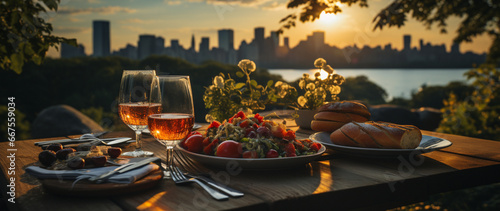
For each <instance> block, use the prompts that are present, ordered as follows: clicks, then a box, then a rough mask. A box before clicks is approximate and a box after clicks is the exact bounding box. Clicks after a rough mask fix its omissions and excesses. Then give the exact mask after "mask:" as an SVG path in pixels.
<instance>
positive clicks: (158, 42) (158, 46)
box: [154, 37, 165, 55]
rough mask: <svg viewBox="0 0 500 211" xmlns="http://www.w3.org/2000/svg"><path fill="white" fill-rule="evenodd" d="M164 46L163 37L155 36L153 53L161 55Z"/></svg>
mask: <svg viewBox="0 0 500 211" xmlns="http://www.w3.org/2000/svg"><path fill="white" fill-rule="evenodd" d="M164 48H165V39H163V37H156V38H155V50H154V53H155V54H157V55H161V54H163V49H164Z"/></svg>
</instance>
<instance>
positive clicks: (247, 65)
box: [238, 59, 256, 73]
mask: <svg viewBox="0 0 500 211" xmlns="http://www.w3.org/2000/svg"><path fill="white" fill-rule="evenodd" d="M238 67H240V68H241V69H242V70H243V71H248V72H249V73H251V72H253V71H255V68H256V66H255V63H254V62H253V61H251V60H248V59H243V60H241V61H240V63H238Z"/></svg>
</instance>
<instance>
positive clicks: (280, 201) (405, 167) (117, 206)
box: [0, 127, 500, 211]
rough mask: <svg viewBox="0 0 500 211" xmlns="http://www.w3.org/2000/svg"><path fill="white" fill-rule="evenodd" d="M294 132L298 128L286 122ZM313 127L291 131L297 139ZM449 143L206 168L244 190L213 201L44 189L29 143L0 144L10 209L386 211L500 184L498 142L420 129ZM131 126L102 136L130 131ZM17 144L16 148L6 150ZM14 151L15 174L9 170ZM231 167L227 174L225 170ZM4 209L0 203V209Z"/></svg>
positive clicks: (198, 193)
mask: <svg viewBox="0 0 500 211" xmlns="http://www.w3.org/2000/svg"><path fill="white" fill-rule="evenodd" d="M292 129H295V130H297V129H298V128H297V127H292ZM312 133H313V131H309V130H302V129H298V130H297V136H298V137H299V138H306V137H308V136H309V135H310V134H312ZM423 134H425V135H431V136H436V137H442V138H445V139H448V140H450V141H451V142H453V145H452V146H451V147H448V148H445V149H443V150H439V151H434V152H430V153H426V154H424V155H423V156H416V157H406V158H405V157H399V158H393V159H373V158H360V157H352V156H346V155H342V154H339V153H336V152H335V151H332V150H328V151H327V152H326V153H325V154H324V155H323V156H321V157H320V159H319V160H317V161H314V162H312V163H310V164H309V165H306V166H300V167H298V168H296V169H290V170H279V171H265V172H245V171H243V172H239V173H237V174H230V173H228V172H226V171H223V170H217V169H212V170H211V173H212V174H213V175H215V179H218V178H223V179H224V181H226V182H228V184H229V186H231V187H234V188H236V189H239V190H242V191H243V192H245V196H244V197H241V198H230V199H229V200H227V201H215V200H212V199H211V198H210V197H209V196H208V195H207V194H206V193H204V192H203V191H202V190H201V189H200V188H198V187H197V186H195V185H184V186H176V185H175V184H174V183H173V181H171V180H163V181H161V184H160V185H159V186H158V187H155V188H152V189H149V190H147V191H143V192H140V193H135V194H128V195H118V196H110V197H104V198H80V197H68V196H58V195H52V194H49V193H47V192H46V191H45V190H44V189H43V188H42V187H41V185H40V182H39V181H38V180H36V179H35V178H33V177H32V176H30V175H28V174H26V173H25V172H24V169H25V168H26V167H27V166H29V165H31V164H33V163H34V162H36V161H37V155H38V153H39V152H40V149H39V148H38V147H36V146H34V145H33V143H34V142H37V141H42V140H51V139H57V138H51V139H39V140H24V141H16V142H15V147H10V146H9V145H8V143H9V142H2V143H0V149H1V151H0V164H1V170H2V173H3V174H2V176H0V179H1V184H0V185H1V187H2V189H1V190H2V194H3V196H2V197H3V198H2V200H3V201H2V202H4V203H5V204H6V206H7V207H8V208H9V209H10V210H38V211H42V210H72V211H77V210H136V209H137V210H223V209H224V210H225V209H235V210H289V209H294V210H297V209H298V210H305V209H307V210H311V209H313V210H317V209H325V208H326V209H329V210H330V209H336V210H345V209H359V208H360V209H369V210H374V209H386V208H392V207H396V206H400V205H405V204H409V203H413V202H418V201H422V200H425V199H427V198H428V196H429V195H431V194H435V193H440V192H446V191H451V190H456V189H462V188H468V187H473V186H479V185H485V184H491V183H496V182H500V154H499V153H498V149H500V142H495V141H489V140H482V139H476V138H469V137H464V136H457V135H448V134H441V133H435V132H429V131H423ZM133 135H134V134H133V133H132V131H125V132H111V133H108V134H107V135H106V136H105V137H118V136H128V137H133ZM144 148H145V149H146V150H150V151H154V152H155V153H156V154H157V155H159V156H164V150H163V146H161V145H160V144H159V143H157V142H156V141H154V139H153V138H152V137H150V136H145V144H144ZM9 149H17V151H9ZM10 153H15V161H13V163H14V164H15V175H9V174H8V173H9V165H11V163H12V162H11V161H10V158H9V157H8V156H9V154H10ZM231 173H232V172H231ZM10 178H14V179H15V182H14V183H15V194H16V195H15V204H14V203H10V202H8V201H7V199H8V198H10V196H8V195H6V193H7V192H8V190H6V187H7V185H8V184H9V183H10V182H9V179H10ZM1 208H2V207H1V206H0V209H1Z"/></svg>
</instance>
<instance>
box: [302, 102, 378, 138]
mask: <svg viewBox="0 0 500 211" xmlns="http://www.w3.org/2000/svg"><path fill="white" fill-rule="evenodd" d="M369 119H370V111H368V108H366V106H365V105H363V104H361V103H358V102H354V101H341V102H334V103H328V104H325V105H323V106H321V107H320V108H319V112H318V113H316V115H314V120H313V121H312V122H311V129H313V130H315V131H324V132H333V131H335V130H337V129H339V128H340V127H342V126H343V125H345V124H347V123H349V122H352V121H355V122H365V121H368V120H369Z"/></svg>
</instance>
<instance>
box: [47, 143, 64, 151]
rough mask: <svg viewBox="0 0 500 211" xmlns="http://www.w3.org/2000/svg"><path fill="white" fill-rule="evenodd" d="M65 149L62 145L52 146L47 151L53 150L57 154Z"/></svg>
mask: <svg viewBox="0 0 500 211" xmlns="http://www.w3.org/2000/svg"><path fill="white" fill-rule="evenodd" d="M62 148H63V146H62V145H61V144H51V145H49V146H48V147H47V150H52V151H54V152H57V151H59V150H61V149H62Z"/></svg>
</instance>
